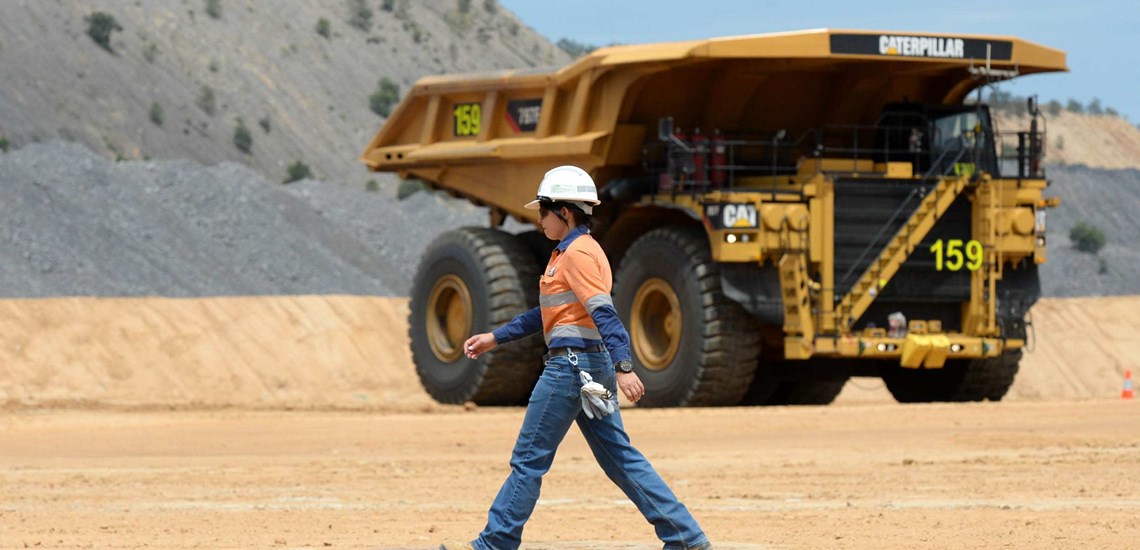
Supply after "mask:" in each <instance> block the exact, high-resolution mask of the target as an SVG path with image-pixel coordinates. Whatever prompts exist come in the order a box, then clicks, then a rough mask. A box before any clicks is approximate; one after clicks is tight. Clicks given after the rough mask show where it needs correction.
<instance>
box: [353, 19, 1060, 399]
mask: <svg viewBox="0 0 1140 550" xmlns="http://www.w3.org/2000/svg"><path fill="white" fill-rule="evenodd" d="M1066 70H1067V68H1066V66H1065V54H1064V53H1063V52H1061V51H1058V50H1054V49H1050V48H1047V47H1043V46H1040V45H1037V44H1034V43H1032V42H1027V41H1025V40H1020V39H1017V38H1012V37H997V36H965V35H961V36H959V35H948V34H933V33H931V34H914V33H904V32H868V31H846V30H826V29H825V30H812V31H804V32H789V33H778V34H767V35H754V36H740V37H729V38H717V39H711V40H699V41H692V42H673V43H664V44H650V45H634V46H615V47H609V48H603V49H600V50H597V51H595V52H593V53H591V54H590V55H588V56H585V57H583V58H581V59H579V60H578V61H576V62H574V63H572V64H570V65H569V66H566V67H563V68H561V69H557V70H520V71H505V72H498V73H487V74H466V75H455V76H434V77H427V78H423V79H421V80H419V81H418V82H417V83H416V84H415V86H414V87H413V88H412V89H411V90H410V91H409V93H408V94H407V96H406V97H405V98H404V99H403V101H402V103H400V105H399V107H398V108H397V109H396V110H395V112H394V113H393V114H392V116H391V117H390V118H389V119H388V121H387V123H386V124H385V125H384V127H383V128H381V129H380V131H379V133H377V134H376V136H375V137H374V138H373V139H372V142H371V143H370V144H369V145H368V147H367V149H366V150H365V151H364V153H363V156H362V161H363V162H364V163H365V164H367V165H368V167H369V168H371V169H372V170H381V171H394V172H398V173H399V174H400V176H402V177H404V178H419V179H421V180H423V181H425V182H427V183H428V184H429V185H430V186H431V187H433V188H435V189H442V190H445V191H447V192H448V193H450V194H452V195H453V196H456V197H460V198H464V199H467V200H469V201H471V202H473V203H475V204H478V205H483V206H486V207H488V208H489V211H490V223H489V225H490V227H489V228H466V229H460V230H457V231H452V232H449V233H446V234H444V235H442V236H441V237H439V238H438V240H436V241H435V242H434V243H433V244H432V245H431V246H430V247H429V249H428V250H427V252H426V254H425V256H424V258H423V259H422V262H421V263H420V266H419V272H418V274H417V276H416V280H415V282H414V288H413V291H412V296H411V313H410V317H409V320H410V328H409V333H410V337H411V345H412V351H413V355H414V360H415V363H416V368H417V371H418V373H419V375H420V377H421V379H422V381H423V384H424V386H425V387H426V388H427V390H428V392H429V393H430V394H431V395H432V396H433V397H435V398H436V399H437V400H439V401H441V402H445V403H459V402H464V401H468V400H471V401H474V402H476V403H481V404H512V403H521V402H524V401H525V400H526V398H527V396H528V394H529V392H530V390H531V388H532V386H533V384H534V382H535V380H536V378H537V376H538V374H539V371H540V370H541V368H542V364H541V362H540V359H539V357H540V354H541V353H542V349H543V345H544V344H543V342H542V340H541V337H532V338H531V339H530V340H528V341H526V342H524V343H515V344H512V345H511V346H503V347H501V348H498V349H496V350H494V352H493V353H488V354H484V355H483V356H482V357H480V358H479V360H478V361H471V360H469V359H467V358H466V357H464V356H463V354H462V350H461V345H462V343H463V342H464V340H465V338H466V337H467V336H468V335H470V334H472V333H476V332H482V331H486V330H489V329H492V328H494V327H496V326H498V325H500V324H502V323H505V322H506V321H508V320H509V319H510V318H511V317H513V316H514V315H516V314H518V313H521V312H522V311H524V310H525V309H527V308H530V307H533V306H535V305H536V304H537V286H538V285H537V278H538V275H539V270H540V269H541V268H540V266H541V265H545V262H546V259H547V257H548V254H549V251H550V249H551V246H552V245H553V243H549V242H544V239H543V238H542V237H541V234H540V233H538V232H536V231H530V232H524V233H522V234H518V235H512V234H509V233H507V232H505V231H503V230H501V229H499V227H500V226H501V225H502V223H503V221H504V220H505V219H506V218H507V217H513V218H515V219H517V220H520V221H523V222H534V221H535V218H536V216H535V212H532V211H528V210H524V209H523V204H524V203H526V202H528V201H530V200H532V199H533V198H534V194H535V189H536V187H537V185H538V182H539V181H540V180H541V179H542V175H543V173H544V172H546V171H547V170H549V169H550V168H552V167H554V166H557V165H561V164H574V165H578V166H580V167H582V168H584V169H585V170H587V171H588V172H590V173H591V174H592V175H593V177H594V179H595V181H597V182H598V184H599V189H600V195H601V199H602V206H601V208H599V209H595V222H596V228H595V235H596V236H597V238H598V239H599V241H600V242H601V243H602V246H603V247H604V248H605V250H606V252H607V254H608V255H609V258H610V261H611V262H613V267H614V273H615V284H614V304H615V306H616V307H617V310H618V313H619V315H620V316H621V317H622V320H623V321H624V322H625V324H626V327H627V328H628V329H629V331H630V336H631V340H632V345H633V357H634V364H635V369H636V371H637V372H638V374H639V375H640V376H641V378H642V379H643V380H644V382H645V385H646V387H647V392H646V396H645V399H644V400H643V401H642V404H643V405H647V406H686V405H735V404H741V403H743V404H822V403H829V402H831V401H832V400H833V399H834V398H835V396H836V395H837V394H838V393H839V391H840V389H841V388H842V387H843V384H844V383H845V382H846V380H847V379H848V378H850V377H852V376H874V377H881V378H882V379H883V380H884V381H885V383H886V386H887V388H888V389H889V390H890V391H891V393H892V394H893V395H894V396H895V398H896V399H898V400H899V401H902V402H917V401H967V400H982V399H992V400H997V399H1001V397H1002V396H1003V395H1004V394H1005V393H1006V391H1007V389H1008V388H1009V386H1010V384H1011V383H1012V382H1013V379H1014V375H1015V374H1016V372H1017V368H1018V362H1019V360H1020V358H1021V353H1022V348H1023V347H1024V346H1025V345H1026V341H1027V326H1026V323H1025V314H1026V312H1027V311H1028V309H1029V307H1030V306H1031V305H1032V304H1033V303H1034V302H1035V301H1036V300H1037V298H1038V296H1039V294H1040V284H1039V280H1038V273H1037V267H1038V265H1039V264H1041V263H1043V262H1044V261H1045V245H1046V234H1045V211H1046V209H1047V208H1048V207H1051V206H1055V205H1056V204H1057V201H1056V200H1053V199H1049V198H1046V197H1045V196H1043V192H1044V190H1045V188H1046V186H1047V185H1048V183H1047V181H1046V179H1045V174H1044V172H1043V170H1042V165H1041V160H1042V152H1043V150H1044V147H1043V140H1044V139H1045V136H1044V131H1043V130H1044V120H1043V119H1042V117H1041V116H1040V113H1039V112H1038V111H1037V109H1036V106H1035V105H1033V104H1032V102H1031V104H1030V105H1029V109H1030V112H1031V114H1032V115H1033V116H1032V125H1031V127H1030V128H1029V129H1025V130H1024V131H1012V132H1009V131H1007V132H999V129H998V128H996V127H995V124H994V118H993V117H991V114H990V111H989V109H988V107H987V106H986V105H984V104H983V103H982V102H981V101H976V100H974V98H975V97H977V98H980V97H981V96H982V92H981V89H983V88H984V87H985V86H987V85H989V84H992V83H994V82H995V81H998V80H1004V79H1008V78H1013V77H1016V76H1018V75H1026V74H1032V73H1041V72H1050V71H1066ZM975 90H977V94H972V93H971V92H973V91H975ZM1002 130H1006V129H1002ZM425 223H430V220H425ZM409 230H414V229H412V228H409Z"/></svg>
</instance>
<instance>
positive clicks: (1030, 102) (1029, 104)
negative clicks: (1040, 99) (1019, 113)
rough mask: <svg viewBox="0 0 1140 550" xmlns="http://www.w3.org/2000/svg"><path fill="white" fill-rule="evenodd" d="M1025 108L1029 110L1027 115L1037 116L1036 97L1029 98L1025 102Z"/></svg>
mask: <svg viewBox="0 0 1140 550" xmlns="http://www.w3.org/2000/svg"><path fill="white" fill-rule="evenodd" d="M1025 108H1026V109H1028V110H1029V114H1030V115H1033V116H1037V96H1029V98H1028V99H1026V100H1025Z"/></svg>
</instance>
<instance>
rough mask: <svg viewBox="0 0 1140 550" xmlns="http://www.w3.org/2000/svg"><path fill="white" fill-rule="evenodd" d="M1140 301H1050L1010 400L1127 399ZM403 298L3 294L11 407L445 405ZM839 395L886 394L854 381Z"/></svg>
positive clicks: (874, 383) (1138, 368) (4, 372)
mask: <svg viewBox="0 0 1140 550" xmlns="http://www.w3.org/2000/svg"><path fill="white" fill-rule="evenodd" d="M1137 311H1140V297H1135V296H1129V297H1112V298H1072V299H1045V300H1042V301H1041V302H1040V303H1039V304H1038V305H1037V306H1036V307H1035V308H1034V310H1033V312H1032V320H1033V326H1034V331H1033V337H1032V338H1031V339H1030V343H1031V344H1032V346H1033V347H1034V348H1035V349H1034V351H1033V352H1032V353H1029V354H1027V355H1026V358H1025V360H1024V361H1023V362H1022V366H1021V374H1020V375H1019V376H1018V379H1017V382H1016V383H1015V384H1014V387H1013V388H1012V390H1011V391H1010V393H1009V395H1008V396H1007V398H1006V399H1007V400H1053V399H1090V398H1106V397H1113V396H1118V395H1119V392H1120V388H1121V381H1122V374H1123V372H1124V370H1125V369H1132V370H1133V372H1136V373H1138V374H1140V341H1138V340H1137V339H1136V334H1140V315H1138V314H1137V313H1136V312H1137ZM406 319H407V301H406V299H403V298H375V297H357V296H294V297H277V296H275V297H237V298H199V299H170V298H59V299H36V300H3V301H0V403H5V402H6V403H7V404H8V406H9V407H17V408H22V407H28V406H33V407H34V406H43V405H63V406H79V407H86V406H130V407H179V408H185V407H188V408H194V407H241V408H273V409H280V408H338V409H356V410H385V411H426V410H432V409H436V408H439V407H440V406H439V405H436V404H435V403H434V402H433V401H432V400H431V399H430V398H429V397H428V396H427V394H426V393H425V392H424V391H423V389H422V388H421V387H420V384H419V380H418V378H417V377H416V375H415V370H414V367H413V366H412V362H411V357H410V353H409V352H408V346H407V336H406V334H407V330H406ZM839 399H840V401H853V402H859V401H863V402H884V401H890V400H891V397H890V395H889V394H888V393H887V392H886V390H885V389H884V388H883V386H882V384H881V382H879V381H878V380H874V379H854V380H852V381H851V382H850V383H848V386H847V388H845V390H844V392H843V393H842V394H841V395H840V398H839Z"/></svg>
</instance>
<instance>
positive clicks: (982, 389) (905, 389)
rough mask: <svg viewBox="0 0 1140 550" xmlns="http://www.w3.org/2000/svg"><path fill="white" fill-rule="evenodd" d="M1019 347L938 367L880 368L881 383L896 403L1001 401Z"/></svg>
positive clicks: (1012, 374) (1010, 382)
mask: <svg viewBox="0 0 1140 550" xmlns="http://www.w3.org/2000/svg"><path fill="white" fill-rule="evenodd" d="M1020 363H1021V350H1020V349H1014V350H1006V351H1005V352H1004V353H1002V354H1001V355H1000V356H998V357H992V358H988V359H970V360H959V361H947V362H946V365H945V366H944V367H942V368H941V369H908V368H903V367H900V366H898V365H892V366H890V367H887V368H886V369H885V370H884V371H883V382H884V383H885V384H886V386H887V389H888V390H889V391H890V392H891V395H893V396H894V397H895V399H896V400H897V401H898V402H900V403H930V402H936V401H950V402H964V401H983V400H986V399H988V400H990V401H1001V399H1002V397H1005V394H1006V392H1008V391H1009V388H1010V386H1012V385H1013V380H1014V378H1015V377H1016V376H1017V370H1018V366H1019V364H1020Z"/></svg>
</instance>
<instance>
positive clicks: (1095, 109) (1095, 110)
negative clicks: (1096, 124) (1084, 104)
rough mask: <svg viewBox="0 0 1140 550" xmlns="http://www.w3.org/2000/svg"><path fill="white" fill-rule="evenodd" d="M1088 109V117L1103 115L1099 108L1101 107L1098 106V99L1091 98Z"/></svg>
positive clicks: (1102, 110) (1101, 109)
mask: <svg viewBox="0 0 1140 550" xmlns="http://www.w3.org/2000/svg"><path fill="white" fill-rule="evenodd" d="M1088 109H1089V114H1090V115H1098V116H1099V115H1103V114H1104V109H1103V108H1101V106H1100V98H1099V97H1094V98H1092V101H1090V102H1089V107H1088Z"/></svg>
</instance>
